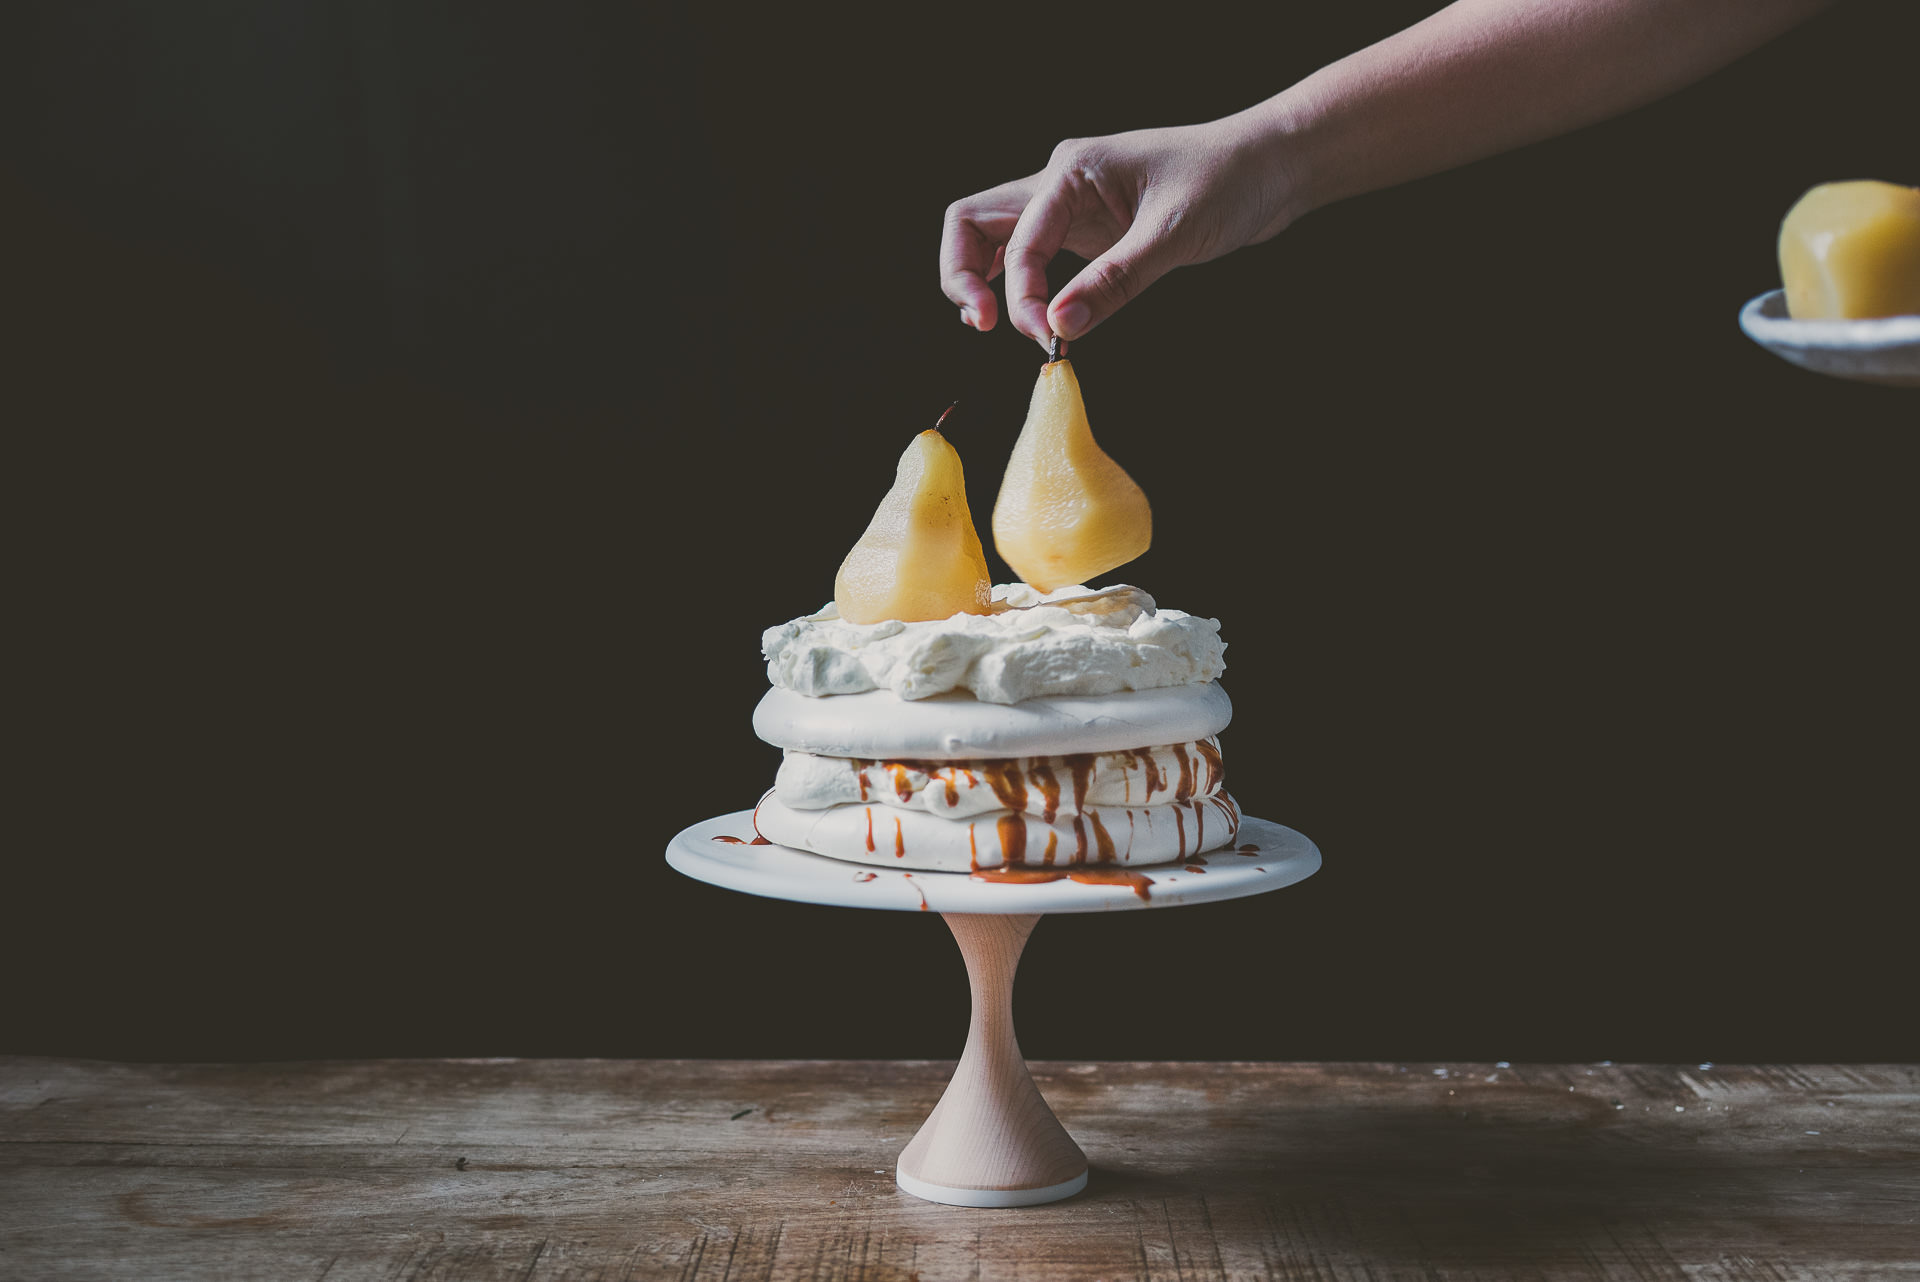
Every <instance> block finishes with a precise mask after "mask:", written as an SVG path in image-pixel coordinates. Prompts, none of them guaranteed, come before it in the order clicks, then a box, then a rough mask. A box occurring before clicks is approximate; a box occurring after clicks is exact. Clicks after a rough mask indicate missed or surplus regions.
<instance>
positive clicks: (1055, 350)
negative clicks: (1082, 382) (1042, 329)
mask: <svg viewBox="0 0 1920 1282" xmlns="http://www.w3.org/2000/svg"><path fill="white" fill-rule="evenodd" d="M1066 355H1067V340H1066V339H1064V338H1062V337H1060V335H1058V334H1055V335H1054V336H1053V341H1052V342H1051V343H1049V344H1047V364H1049V365H1051V364H1053V363H1054V362H1055V361H1058V360H1065V359H1066Z"/></svg>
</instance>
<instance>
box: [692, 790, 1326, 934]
mask: <svg viewBox="0 0 1920 1282" xmlns="http://www.w3.org/2000/svg"><path fill="white" fill-rule="evenodd" d="M753 835H754V832H753V812H752V811H751V810H739V811H735V812H734V813H733V814H730V815H720V816H717V817H716V818H713V819H708V820H705V821H704V822H701V823H697V824H695V825H693V826H692V827H691V828H688V829H686V830H685V831H683V832H681V833H680V834H679V835H678V836H676V837H675V838H674V839H673V841H672V843H671V844H670V845H668V847H667V862H668V863H669V864H671V865H673V867H675V868H676V869H678V870H679V871H681V872H683V873H685V874H686V875H687V876H689V877H692V878H694V879H696V880H698V881H704V882H708V883H710V884H712V885H715V886H724V887H726V888H727V889H728V890H740V891H745V892H746V893H747V894H750V895H765V896H766V897H768V898H770V899H791V900H797V901H798V902H800V903H803V904H829V905H832V906H834V907H837V908H888V909H894V910H897V911H904V912H918V911H922V910H925V911H928V912H936V913H1098V912H1114V911H1118V910H1122V909H1129V908H1177V907H1180V906H1181V905H1184V904H1201V903H1207V902H1208V901H1210V900H1216V899H1238V898H1240V897H1241V896H1243V895H1258V894H1263V893H1265V892H1266V891H1269V890H1279V889H1280V888H1281V887H1283V886H1291V885H1292V884H1293V883H1294V882H1296V881H1301V880H1304V879H1305V878H1307V877H1311V876H1312V875H1313V874H1314V873H1315V872H1316V871H1318V870H1319V868H1320V851H1319V850H1318V849H1316V848H1315V846H1314V844H1313V843H1312V842H1311V841H1308V840H1307V839H1306V838H1305V837H1303V836H1301V835H1300V834H1299V833H1297V832H1295V831H1294V830H1293V829H1291V828H1283V827H1281V826H1280V825H1279V824H1277V823H1271V822H1269V821H1267V820H1265V819H1255V818H1254V817H1253V816H1251V815H1248V816H1246V817H1245V818H1244V819H1242V820H1241V823H1240V834H1239V836H1238V837H1236V838H1235V840H1234V844H1233V846H1231V847H1228V848H1226V849H1224V850H1216V851H1213V852H1212V853H1210V854H1207V855H1204V856H1202V857H1201V858H1200V859H1199V860H1197V861H1196V860H1188V861H1187V862H1186V863H1185V864H1177V863H1176V864H1152V865H1132V866H1118V868H1119V871H1121V872H1123V873H1134V874H1138V875H1141V876H1143V877H1144V878H1145V879H1146V880H1147V881H1148V882H1149V883H1150V884H1148V885H1145V886H1139V887H1137V888H1136V886H1135V885H1131V884H1128V883H1125V882H1121V883H1117V884H1092V885H1090V884H1087V883H1083V882H1078V881H1073V880H1071V879H1067V878H1063V879H1061V880H1059V881H1045V882H1034V883H1022V882H999V881H979V880H976V879H975V878H974V877H973V876H972V875H971V874H968V873H963V872H922V871H915V872H904V871H895V870H893V869H890V868H882V867H876V866H872V865H868V864H856V863H849V862H846V861H844V860H839V859H828V858H826V857H824V856H822V855H813V854H808V853H807V852H805V851H801V850H793V849H790V848H788V847H786V846H771V845H768V846H755V845H746V844H738V845H736V844H733V842H728V841H722V840H715V839H716V838H726V837H731V838H733V839H735V841H741V840H745V839H751V838H752V837H753ZM1249 848H1250V849H1249ZM1243 852H1244V853H1243ZM1028 867H1029V868H1031V869H1034V870H1036V871H1042V870H1041V869H1039V866H1038V865H1028ZM1079 867H1080V870H1081V871H1086V870H1087V869H1089V868H1100V867H1106V868H1115V867H1116V866H1115V865H1080V866H1079ZM1053 871H1056V872H1070V871H1073V869H1071V868H1069V867H1068V866H1067V865H1056V866H1055V867H1054V869H1053ZM1141 890H1144V892H1145V893H1144V894H1141V893H1139V891H1141Z"/></svg>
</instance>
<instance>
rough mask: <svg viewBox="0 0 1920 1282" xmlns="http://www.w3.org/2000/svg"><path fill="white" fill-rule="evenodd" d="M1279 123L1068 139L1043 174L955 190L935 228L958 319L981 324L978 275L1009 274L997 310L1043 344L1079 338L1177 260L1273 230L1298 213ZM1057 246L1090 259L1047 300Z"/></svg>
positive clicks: (987, 304)
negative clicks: (962, 195)
mask: <svg viewBox="0 0 1920 1282" xmlns="http://www.w3.org/2000/svg"><path fill="white" fill-rule="evenodd" d="M1283 138H1284V135H1279V134H1276V133H1275V132H1274V131H1273V130H1271V129H1262V128H1260V127H1258V125H1257V124H1256V123H1255V122H1253V121H1251V120H1248V119H1245V118H1243V117H1228V118H1227V119H1225V120H1218V121H1214V122H1212V123H1211V124H1205V125H1191V126H1182V127H1178V128H1170V129H1141V130H1136V131H1134V132H1132V133H1124V134H1113V135H1110V136H1108V137H1105V138H1084V139H1073V140H1070V141H1067V142H1063V143H1061V144H1060V145H1059V146H1058V147H1055V148H1054V149H1053V157H1052V159H1051V160H1049V161H1048V162H1047V167H1046V168H1045V169H1042V170H1041V171H1040V172H1039V173H1037V174H1033V175H1031V176H1029V177H1026V178H1021V179H1018V180H1016V181H1014V182H1010V183H1006V184H1004V185H1002V186H999V187H995V188H993V189H991V190H990V191H983V192H980V193H979V194H978V195H974V196H968V197H967V198H966V199H964V200H957V201H955V202H954V203H953V204H952V205H950V206H948V208H947V219H946V225H945V227H944V228H943V229H942V231H941V235H940V288H941V290H942V292H944V293H945V294H946V296H947V297H948V298H950V299H952V300H953V301H954V302H955V303H956V304H958V305H959V307H960V319H961V322H962V323H963V324H967V325H971V326H973V327H974V328H975V329H979V330H989V329H992V328H993V327H994V325H995V324H996V323H997V321H998V319H999V305H998V303H997V301H996V300H995V298H994V296H993V291H992V289H990V288H988V282H989V281H991V280H993V279H994V278H995V277H996V276H998V275H999V274H1000V272H1001V270H1002V269H1003V267H1004V269H1005V271H1006V273H1007V310H1008V311H1009V313H1011V317H1012V320H1013V326H1014V328H1015V329H1017V330H1019V331H1020V332H1021V333H1022V334H1025V335H1027V336H1028V337H1029V338H1032V339H1033V340H1035V341H1036V342H1038V343H1039V344H1040V345H1041V346H1042V347H1045V346H1047V345H1048V342H1049V340H1050V339H1051V337H1052V336H1053V335H1054V334H1058V335H1059V336H1060V337H1062V338H1066V339H1076V338H1079V337H1081V336H1082V335H1084V334H1085V333H1087V331H1089V330H1091V329H1092V328H1093V327H1094V326H1096V325H1098V324H1099V323H1100V322H1101V321H1103V320H1106V319H1107V318H1108V317H1109V316H1111V315H1113V314H1114V313H1115V312H1116V311H1118V310H1120V308H1121V307H1123V306H1125V305H1126V304H1127V303H1128V302H1130V301H1131V300H1132V299H1133V298H1134V297H1135V296H1137V295H1138V294H1139V293H1140V292H1141V291H1142V290H1144V289H1146V288H1147V286H1149V285H1151V284H1153V282H1154V281H1156V280H1158V279H1160V277H1162V276H1164V275H1166V274H1167V273H1168V272H1170V271H1172V270H1173V269H1174V268H1176V267H1185V266H1188V265H1190V264H1193V263H1203V262H1206V261H1208V260H1209V259H1213V258H1218V257H1220V256H1221V255H1222V254H1225V253H1228V252H1230V251H1232V250H1235V249H1239V248H1240V247H1241V246H1243V245H1251V244H1255V243H1257V242H1259V241H1263V240H1266V239H1267V238H1268V237H1271V236H1274V235H1276V234H1278V233H1279V232H1280V231H1281V230H1282V229H1283V228H1284V227H1286V225H1287V224H1288V223H1289V222H1291V221H1292V220H1293V218H1294V217H1295V216H1296V214H1295V211H1294V206H1295V200H1294V185H1293V184H1292V183H1291V181H1290V177H1289V170H1290V168H1291V166H1290V165H1289V164H1288V157H1287V156H1286V154H1285V151H1284V149H1283V148H1282V147H1280V146H1277V145H1276V143H1277V141H1280V140H1283ZM1062 249H1067V250H1071V251H1072V252H1073V253H1075V254H1078V255H1079V256H1080V257H1082V258H1085V259H1087V260H1089V261H1088V263H1087V265H1086V267H1084V268H1082V269H1081V271H1080V273H1079V274H1078V275H1077V276H1075V277H1074V278H1073V279H1072V280H1071V281H1069V282H1068V283H1067V285H1066V287H1065V288H1064V289H1062V290H1061V291H1060V293H1059V294H1058V295H1057V296H1056V297H1055V298H1054V299H1053V301H1052V304H1051V306H1049V304H1048V301H1047V264H1048V262H1050V261H1051V260H1052V258H1053V256H1054V255H1055V254H1057V253H1058V252H1060V250H1062Z"/></svg>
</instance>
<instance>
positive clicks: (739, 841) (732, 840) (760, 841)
mask: <svg viewBox="0 0 1920 1282" xmlns="http://www.w3.org/2000/svg"><path fill="white" fill-rule="evenodd" d="M714 840H715V841H724V842H726V843H727V844H728V845H729V846H771V845H772V844H773V843H772V842H771V841H768V840H767V839H766V838H765V837H755V838H754V839H753V840H752V841H748V840H747V839H746V838H745V837H715V838H714Z"/></svg>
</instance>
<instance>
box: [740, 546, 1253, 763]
mask: <svg viewBox="0 0 1920 1282" xmlns="http://www.w3.org/2000/svg"><path fill="white" fill-rule="evenodd" d="M760 648H761V651H762V653H763V654H764V655H765V656H766V660H767V680H769V681H771V682H772V683H773V684H774V685H775V686H776V687H779V688H782V689H786V690H792V691H795V692H796V693H799V694H803V695H809V696H818V695H843V694H860V693H863V692H865V691H869V690H888V691H891V692H892V693H894V694H895V695H897V696H898V697H900V698H902V699H926V698H929V697H931V696H934V695H940V694H947V693H949V692H958V691H964V692H967V693H970V694H972V695H973V697H974V698H976V699H979V700H981V701H983V702H986V703H998V704H1014V703H1020V702H1022V701H1024V700H1027V699H1034V698H1040V697H1043V696H1049V695H1098V694H1113V693H1117V692H1120V691H1126V690H1155V689H1162V688H1165V687H1169V686H1185V685H1204V684H1206V683H1208V682H1210V681H1213V680H1214V679H1215V678H1216V677H1218V676H1219V675H1220V674H1221V673H1222V672H1224V671H1225V670H1226V666H1227V664H1226V659H1225V657H1224V654H1223V652H1224V651H1225V650H1226V643H1225V642H1223V641H1221V640H1220V621H1219V620H1218V619H1202V618H1198V617H1196V616H1194V615H1190V614H1187V613H1185V612H1183V611H1180V610H1162V609H1160V608H1159V607H1158V606H1157V605H1155V603H1154V600H1153V598H1152V597H1150V596H1148V595H1147V594H1146V593H1145V592H1142V591H1141V590H1140V589H1139V588H1136V587H1130V586H1126V585H1124V584H1123V585H1121V586H1118V587H1111V588H1104V589H1101V590H1099V591H1095V590H1093V589H1091V588H1087V587H1082V586H1079V585H1075V586H1073V587H1066V588H1060V589H1059V590H1057V591H1054V592H1049V593H1041V592H1040V591H1038V590H1037V589H1035V588H1032V587H1029V586H1028V585H1027V584H1025V583H1012V584H1001V585H999V586H997V587H995V588H994V589H993V609H992V612H991V613H988V614H956V615H954V616H953V617H952V618H949V619H932V620H925V621H921V622H914V623H903V622H901V621H899V620H897V619H889V620H886V621H884V622H881V623H849V622H848V621H846V620H845V619H842V618H841V617H840V613H839V611H838V610H836V609H835V608H834V606H833V603H832V602H828V603H827V605H826V606H824V607H822V609H821V610H820V612H819V613H818V614H811V615H807V616H806V617H804V618H800V619H794V620H793V621H791V622H789V623H783V624H781V625H780V626H778V627H773V628H768V629H767V630H766V633H765V634H764V635H763V636H762V637H761V639H760ZM1163 742H1164V740H1163Z"/></svg>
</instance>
